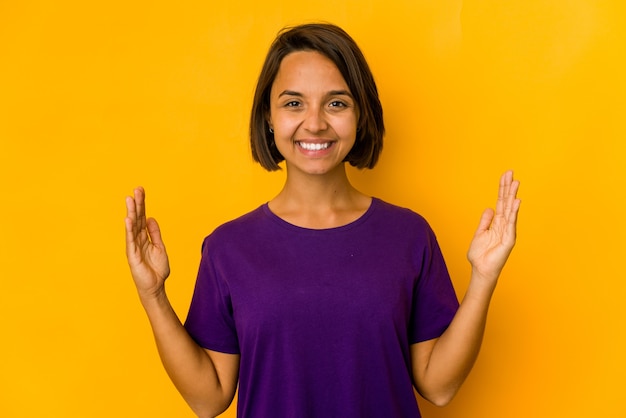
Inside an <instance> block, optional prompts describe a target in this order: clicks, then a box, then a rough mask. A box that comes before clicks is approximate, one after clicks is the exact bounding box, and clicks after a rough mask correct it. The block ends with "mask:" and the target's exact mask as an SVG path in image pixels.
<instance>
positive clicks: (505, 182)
mask: <svg viewBox="0 0 626 418" xmlns="http://www.w3.org/2000/svg"><path fill="white" fill-rule="evenodd" d="M510 175H511V172H510V171H507V172H505V173H504V174H502V175H501V176H500V185H499V187H498V200H497V201H496V213H497V214H501V213H502V212H503V211H504V209H505V205H506V201H505V199H506V195H507V193H508V189H509V182H510V177H509V176H510Z"/></svg>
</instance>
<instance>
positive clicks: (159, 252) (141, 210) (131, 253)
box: [125, 187, 170, 298]
mask: <svg viewBox="0 0 626 418" xmlns="http://www.w3.org/2000/svg"><path fill="white" fill-rule="evenodd" d="M145 200H146V195H145V192H144V190H143V188H142V187H138V188H136V189H135V190H134V198H132V197H127V198H126V219H125V222H126V257H127V258H128V265H129V266H130V271H131V274H132V276H133V279H134V281H135V285H136V286H137V291H138V292H139V295H140V296H141V297H142V298H143V297H151V296H157V295H158V294H159V293H161V292H163V291H164V287H165V279H167V277H168V276H169V274H170V267H169V261H168V258H167V252H166V251H165V245H164V244H163V240H162V239H161V230H160V229H159V225H158V224H157V221H156V220H155V219H153V218H148V219H146V205H145Z"/></svg>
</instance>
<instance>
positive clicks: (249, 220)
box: [203, 205, 268, 248]
mask: <svg viewBox="0 0 626 418" xmlns="http://www.w3.org/2000/svg"><path fill="white" fill-rule="evenodd" d="M265 206H266V205H261V206H259V207H258V208H256V209H254V210H252V211H250V212H248V213H246V214H244V215H241V216H239V217H237V218H235V219H232V220H230V221H228V222H225V223H223V224H221V225H220V226H218V227H217V228H215V229H214V230H213V232H211V233H210V234H209V235H208V236H206V237H205V239H204V243H203V248H204V247H206V246H216V245H220V246H221V245H227V244H228V243H229V242H242V241H246V240H247V238H251V237H253V236H255V235H258V234H259V233H261V232H260V230H262V229H267V227H268V226H267V224H268V217H267V215H266V213H265Z"/></svg>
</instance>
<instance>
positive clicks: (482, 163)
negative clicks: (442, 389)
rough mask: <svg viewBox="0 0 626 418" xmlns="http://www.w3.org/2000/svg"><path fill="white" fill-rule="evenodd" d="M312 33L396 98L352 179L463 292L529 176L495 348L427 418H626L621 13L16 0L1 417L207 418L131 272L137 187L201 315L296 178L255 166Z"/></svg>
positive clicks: (8, 63)
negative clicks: (443, 265)
mask: <svg viewBox="0 0 626 418" xmlns="http://www.w3.org/2000/svg"><path fill="white" fill-rule="evenodd" d="M316 20H325V21H330V22H333V23H336V24H339V25H341V26H343V27H344V28H345V29H346V30H347V31H348V32H349V33H351V34H352V35H353V37H354V38H355V39H356V40H357V42H358V43H359V44H360V46H361V47H362V49H363V50H364V52H365V54H366V56H367V58H368V60H369V62H370V64H371V67H372V69H373V71H374V74H375V76H376V79H377V82H378V85H379V89H380V94H381V98H382V101H383V105H384V108H385V119H386V123H387V127H388V135H387V136H386V145H385V151H384V152H383V155H382V160H381V161H380V164H379V166H378V167H377V168H376V169H375V170H373V171H372V172H357V171H355V170H351V176H352V178H353V180H354V182H355V184H356V185H357V186H359V187H360V188H361V189H362V190H363V191H364V192H366V193H369V194H372V195H376V196H378V197H381V198H384V199H387V200H389V201H392V202H394V203H397V204H400V205H404V206H409V207H411V208H413V209H414V210H416V211H418V212H420V213H422V214H423V215H424V216H425V217H426V218H427V219H428V220H429V221H430V222H431V224H432V226H433V228H434V229H435V231H436V232H437V234H438V237H439V239H440V242H441V246H442V247H443V251H444V253H445V255H446V258H447V261H448V264H449V268H450V270H451V272H452V274H453V277H454V282H455V285H456V287H457V291H458V293H459V294H460V295H462V294H463V292H464V290H465V287H466V285H467V279H468V266H467V262H466V260H465V250H466V248H467V246H468V243H469V241H470V239H471V236H472V234H473V230H474V228H475V226H476V225H477V222H478V219H479V216H480V213H481V211H482V210H483V208H484V207H486V206H489V205H492V204H493V202H494V198H495V194H496V191H497V181H498V176H499V174H500V173H501V172H502V171H504V170H506V169H508V168H514V169H515V170H516V175H517V177H518V178H520V179H521V181H522V188H521V192H520V195H521V197H522V199H523V204H522V212H521V216H520V220H519V240H518V246H517V247H516V249H515V251H514V253H513V256H512V258H511V260H510V262H509V264H508V266H507V268H506V270H505V272H504V275H503V277H502V279H501V283H500V285H499V288H498V290H497V292H496V295H495V299H494V301H493V304H492V309H491V313H490V320H489V325H488V330H487V334H486V336H485V342H484V346H483V350H482V353H481V357H480V359H479V361H478V363H477V365H476V367H475V369H474V371H473V373H472V375H471V376H470V378H469V379H468V381H467V383H466V384H465V386H464V387H463V389H462V390H461V392H460V393H459V395H458V397H457V398H456V399H455V400H454V401H453V403H452V404H451V405H450V406H448V407H446V408H444V409H436V408H433V407H431V406H429V405H426V404H425V402H421V405H422V406H423V412H424V415H425V416H426V417H432V418H436V417H439V418H444V417H445V418H452V417H455V418H456V417H481V418H488V417H494V418H496V417H497V418H502V417H507V418H514V417H557V416H568V417H604V418H606V417H624V416H626V404H625V403H624V402H623V389H624V376H625V375H626V360H625V356H624V353H625V352H626V346H625V345H626V343H625V342H624V340H625V338H624V318H625V314H626V312H624V311H625V308H624V305H625V303H624V296H625V295H624V293H625V289H626V285H625V283H624V282H625V280H624V279H625V274H624V268H623V262H624V259H625V253H626V251H625V249H626V246H625V243H624V240H625V238H624V237H625V236H626V222H625V221H624V203H625V198H624V191H625V187H624V184H625V183H626V174H625V172H626V169H625V155H626V147H625V146H624V141H625V139H626V135H625V134H626V110H625V109H626V103H625V102H626V99H625V97H626V82H625V81H624V80H625V79H626V78H625V77H624V74H626V58H625V57H626V55H625V53H626V25H624V22H625V21H626V8H625V6H624V2H623V1H622V0H605V1H600V0H598V1H592V0H587V1H585V0H572V1H567V2H565V1H544V0H511V1H501V0H477V1H465V2H461V1H451V0H438V1H434V0H431V1H416V0H404V1H368V0H351V1H345V2H337V1H332V2H331V1H316V2H308V3H306V4H305V3H301V2H299V3H297V5H295V3H294V2H280V1H275V0H266V1H256V0H254V1H252V0H244V1H238V2H233V1H229V2H211V1H179V2H149V1H120V0H112V1H107V2H89V1H87V2H85V1H71V0H57V1H52V0H42V1H34V0H23V1H1V2H0V141H1V142H0V144H1V146H0V179H1V188H0V257H1V263H0V284H1V287H0V321H1V323H0V324H1V328H0V335H1V337H2V339H1V343H0V416H2V417H11V418H13V417H16V418H17V417H20V418H21V417H41V416H47V417H112V416H117V417H191V416H192V414H191V412H190V411H189V410H188V408H187V406H186V405H185V404H184V402H183V401H182V399H181V398H180V396H179V395H178V393H177V392H176V391H175V389H174V387H173V386H172V384H171V383H170V382H169V380H168V378H167V376H166V375H165V373H164V372H163V370H162V368H161V365H160V363H159V360H158V356H157V354H156V350H155V348H154V343H153V341H152V336H151V333H150V330H149V327H148V323H147V320H146V318H145V315H144V313H143V311H142V309H141V307H140V304H139V301H138V299H137V297H136V294H135V290H134V285H133V284H132V281H131V278H130V276H129V273H128V269H127V266H126V261H125V257H124V247H123V240H124V233H123V218H124V215H125V209H124V197H125V195H127V194H129V193H131V191H132V188H133V187H134V186H136V185H139V184H141V185H143V186H145V187H146V189H147V192H148V200H149V211H150V214H152V215H153V216H156V217H157V219H158V220H159V221H160V223H161V224H162V227H163V230H164V238H165V239H166V243H167V244H168V249H169V253H170V257H171V263H172V269H173V274H172V277H171V278H170V279H169V282H168V283H169V284H168V290H169V295H170V297H171V300H172V303H173V304H174V306H175V308H176V310H177V311H178V312H179V314H180V315H181V316H182V317H184V316H185V314H186V310H187V307H188V303H189V299H190V297H191V292H192V288H193V283H194V280H195V274H196V268H197V265H198V261H199V256H200V243H201V240H202V238H203V237H204V236H205V235H206V234H208V233H209V232H211V230H212V229H213V228H214V227H215V226H217V225H218V224H220V223H222V222H224V221H226V220H228V219H231V218H233V217H235V216H238V215H240V214H242V213H244V212H247V211H249V210H251V209H253V208H255V207H256V206H258V205H259V204H261V203H262V202H264V201H266V200H268V199H270V198H271V197H272V196H273V195H274V194H275V193H277V192H278V190H279V188H280V186H281V184H282V181H283V176H284V173H272V174H269V173H265V172H264V171H263V170H262V169H261V168H259V167H257V166H255V165H254V164H253V163H252V161H251V157H250V156H249V149H248V144H247V135H246V133H247V120H248V112H249V109H250V102H251V95H252V91H253V88H254V84H255V81H256V77H257V75H258V72H259V69H260V66H261V62H262V59H263V57H264V55H265V52H266V51H267V48H268V46H269V43H270V42H271V40H272V39H273V37H274V35H275V33H276V32H277V31H278V30H279V29H280V28H281V27H283V26H285V25H289V24H296V23H302V22H308V21H316ZM372 338H376V336H372ZM232 411H234V409H233V408H231V412H230V413H227V414H226V416H234V413H233V412H232Z"/></svg>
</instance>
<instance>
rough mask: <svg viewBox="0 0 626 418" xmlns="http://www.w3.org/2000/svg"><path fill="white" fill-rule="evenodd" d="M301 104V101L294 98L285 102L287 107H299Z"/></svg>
mask: <svg viewBox="0 0 626 418" xmlns="http://www.w3.org/2000/svg"><path fill="white" fill-rule="evenodd" d="M298 106H300V102H299V101H297V100H292V101H290V102H287V103H285V107H298Z"/></svg>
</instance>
